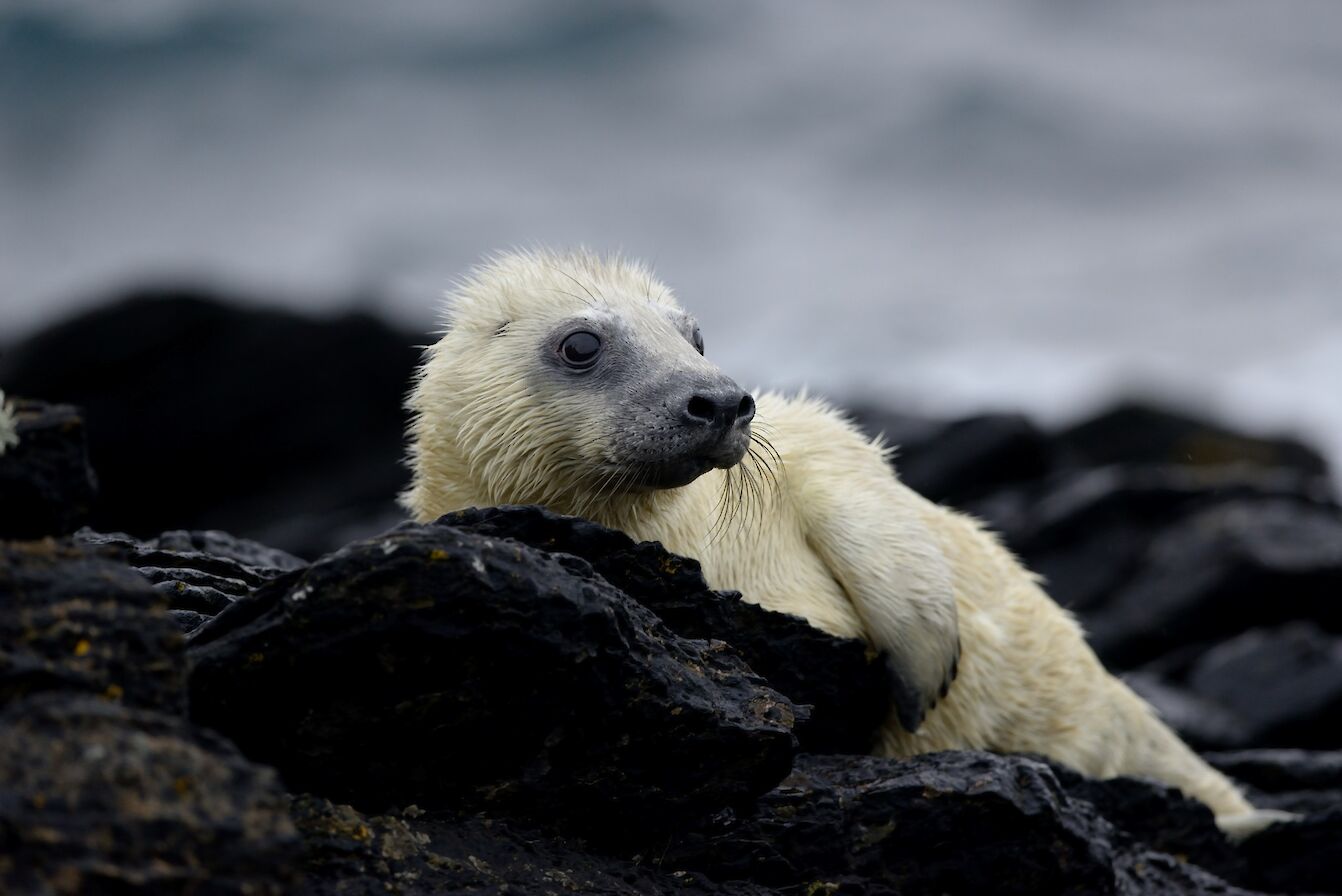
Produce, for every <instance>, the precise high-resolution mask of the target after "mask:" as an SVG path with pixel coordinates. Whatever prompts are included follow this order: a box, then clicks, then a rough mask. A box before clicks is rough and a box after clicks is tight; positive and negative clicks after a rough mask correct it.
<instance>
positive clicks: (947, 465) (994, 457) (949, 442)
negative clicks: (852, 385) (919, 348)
mask: <svg viewBox="0 0 1342 896" xmlns="http://www.w3.org/2000/svg"><path fill="white" fill-rule="evenodd" d="M851 416H852V418H853V420H854V422H856V423H857V424H858V426H860V427H861V428H862V429H863V430H864V431H865V432H866V433H867V434H868V435H871V436H877V435H880V436H883V437H884V438H885V440H886V441H887V442H888V443H889V444H891V445H894V446H895V447H896V448H897V453H896V455H895V466H896V467H897V468H898V470H899V478H900V479H901V480H902V481H903V482H904V484H905V485H907V486H909V488H912V489H913V490H914V491H916V492H918V493H919V494H921V495H923V496H925V497H927V498H930V499H931V500H933V501H938V502H945V503H949V504H962V503H964V502H966V501H970V500H972V499H974V498H976V497H978V496H980V495H983V494H985V493H987V492H990V491H993V490H994V489H997V488H1001V487H1002V486H1004V485H1007V484H1010V483H1014V482H1020V481H1029V480H1033V479H1036V478H1038V477H1040V476H1043V475H1044V474H1045V473H1046V472H1048V469H1049V465H1050V462H1051V448H1050V445H1049V442H1048V439H1047V438H1046V437H1045V435H1044V433H1043V432H1042V431H1041V430H1040V429H1039V428H1038V427H1037V426H1035V425H1034V424H1033V423H1032V422H1030V420H1029V419H1027V418H1026V417H1024V416H1022V415H1020V414H979V415H976V416H972V417H965V418H962V419H959V420H950V421H933V420H929V419H928V418H925V417H915V416H911V415H908V414H897V413H892V412H890V411H886V410H882V409H879V408H876V407H873V406H870V405H868V406H858V407H857V408H856V409H854V410H852V411H851Z"/></svg>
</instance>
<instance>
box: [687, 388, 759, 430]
mask: <svg viewBox="0 0 1342 896" xmlns="http://www.w3.org/2000/svg"><path fill="white" fill-rule="evenodd" d="M754 417H755V399H753V398H751V397H750V393H749V392H746V391H745V390H743V389H742V388H741V387H740V386H738V385H736V384H735V383H731V382H730V381H729V382H728V384H726V385H724V386H721V387H718V388H714V389H699V390H696V391H695V393H694V394H693V395H692V396H690V400H689V402H688V403H687V404H686V405H685V420H686V422H688V423H695V424H698V425H701V426H714V427H718V428H721V429H724V430H726V429H730V428H731V427H732V426H736V425H744V424H746V423H749V422H750V421H751V420H752V419H754Z"/></svg>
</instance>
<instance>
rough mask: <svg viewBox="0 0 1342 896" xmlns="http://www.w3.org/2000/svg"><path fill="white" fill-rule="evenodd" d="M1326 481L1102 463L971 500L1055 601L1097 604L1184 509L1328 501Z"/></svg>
mask: <svg viewBox="0 0 1342 896" xmlns="http://www.w3.org/2000/svg"><path fill="white" fill-rule="evenodd" d="M1332 498H1333V494H1332V491H1331V489H1329V488H1328V487H1327V485H1326V483H1321V482H1319V481H1318V480H1314V479H1307V478H1304V477H1302V476H1301V475H1300V474H1299V473H1296V472H1293V471H1283V470H1262V469H1258V468H1254V467H1247V466H1239V467H1218V468H1189V467H1177V466H1164V467H1120V466H1115V467H1103V468H1099V469H1091V470H1080V471H1071V472H1063V473H1058V474H1056V475H1054V476H1051V477H1049V478H1048V479H1047V480H1044V481H1043V482H1041V483H1039V484H1036V485H1035V486H1033V487H1030V488H1027V489H1017V490H1011V491H1007V492H1001V493H998V494H997V495H995V496H993V497H992V498H990V499H986V500H983V501H979V502H976V503H974V504H971V505H970V506H969V507H967V508H966V509H968V510H970V511H972V512H973V513H974V514H975V515H976V516H978V517H980V518H981V519H984V520H985V521H987V522H988V523H989V524H990V525H992V526H993V527H994V528H995V529H996V530H997V531H999V532H1001V533H1002V535H1003V538H1004V540H1005V541H1006V543H1007V546H1008V547H1010V548H1011V549H1012V550H1013V551H1015V552H1016V553H1017V554H1018V555H1020V557H1021V558H1022V559H1023V560H1024V561H1025V563H1026V564H1027V565H1028V566H1029V567H1030V568H1031V569H1033V570H1034V571H1035V572H1037V573H1039V574H1040V575H1042V576H1043V577H1044V578H1045V580H1047V582H1048V586H1049V593H1050V594H1051V595H1052V596H1053V598H1054V599H1055V600H1057V601H1058V603H1060V604H1062V605H1063V606H1065V607H1068V608H1069V609H1072V610H1074V611H1077V612H1079V613H1081V614H1082V615H1083V616H1084V615H1085V614H1087V613H1089V612H1094V611H1095V610H1097V609H1099V608H1102V607H1103V606H1104V605H1105V604H1106V603H1107V602H1108V601H1109V600H1110V599H1111V598H1112V597H1113V595H1114V594H1115V593H1116V592H1117V591H1119V590H1120V589H1121V587H1122V586H1124V585H1125V584H1126V583H1127V582H1128V581H1129V580H1130V579H1131V578H1132V577H1133V576H1134V575H1136V574H1137V573H1138V572H1139V571H1141V569H1142V568H1143V567H1144V565H1145V564H1146V562H1147V554H1148V552H1149V551H1150V550H1151V547H1152V545H1153V544H1155V543H1157V542H1159V541H1161V540H1163V539H1164V538H1165V537H1166V533H1168V532H1170V531H1174V530H1175V529H1176V528H1177V527H1178V526H1180V525H1181V524H1182V523H1183V521H1184V520H1185V518H1187V517H1189V516H1191V515H1194V514H1196V513H1198V512H1200V511H1202V510H1205V509H1207V508H1210V507H1215V506H1218V505H1221V504H1225V503H1227V502H1232V501H1245V502H1253V501H1260V500H1270V499H1282V501H1283V502H1284V503H1289V504H1297V503H1298V504H1299V505H1301V506H1302V507H1304V508H1305V510H1306V512H1308V510H1310V509H1311V508H1320V509H1324V510H1325V512H1326V511H1327V509H1328V508H1329V507H1331V506H1333V503H1334V502H1333V501H1332Z"/></svg>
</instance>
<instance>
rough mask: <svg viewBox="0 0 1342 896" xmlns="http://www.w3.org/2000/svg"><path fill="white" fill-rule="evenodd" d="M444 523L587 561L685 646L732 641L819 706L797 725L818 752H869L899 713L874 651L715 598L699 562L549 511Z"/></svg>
mask: <svg viewBox="0 0 1342 896" xmlns="http://www.w3.org/2000/svg"><path fill="white" fill-rule="evenodd" d="M439 522H441V523H444V524H447V525H451V526H454V527H457V528H460V529H463V530H466V531H469V532H476V533H478V534H481V535H489V536H493V537H496V538H511V539H514V540H516V541H519V542H522V543H523V544H528V545H530V546H531V547H533V548H536V549H538V550H542V551H547V552H560V553H565V554H573V555H575V556H578V557H581V558H582V559H584V560H586V561H587V562H588V563H590V564H591V565H592V568H593V569H595V570H596V572H597V573H599V574H600V575H601V576H602V577H603V578H604V579H605V580H606V581H608V582H610V583H611V584H612V585H614V586H615V587H616V588H619V589H620V590H621V591H623V592H624V593H625V594H628V595H629V596H630V597H632V598H633V599H634V600H636V601H638V602H639V603H641V604H642V605H643V606H645V607H647V608H648V609H650V610H652V611H653V612H654V613H656V614H657V615H658V616H659V617H660V618H661V620H662V621H663V622H664V623H666V625H667V627H668V628H670V629H671V630H672V631H673V632H675V633H676V634H678V635H680V636H682V637H685V638H698V639H702V640H718V641H726V642H727V643H728V644H729V645H731V647H732V648H733V649H734V650H735V651H736V652H737V653H738V654H740V656H741V657H742V658H743V659H744V660H745V661H746V663H747V665H749V666H750V668H751V669H753V670H755V671H756V672H758V673H759V674H760V675H762V676H764V678H765V679H766V680H768V682H769V686H770V687H772V688H774V689H776V690H778V691H780V692H782V693H784V694H786V695H787V696H788V698H789V699H791V700H792V702H794V703H799V704H805V705H808V706H810V707H811V715H810V718H809V719H805V718H803V719H800V720H799V721H798V723H797V727H796V735H797V739H798V741H799V742H800V744H801V748H802V749H803V750H805V751H807V752H812V753H865V752H868V751H869V750H870V749H871V747H872V745H873V743H874V740H875V736H876V733H877V731H878V730H879V729H880V727H881V725H882V724H883V723H884V722H885V721H886V720H887V719H888V718H889V716H890V708H891V706H892V705H893V699H894V696H893V693H892V684H891V681H890V676H889V674H888V672H887V671H886V668H885V663H884V662H883V660H882V658H881V657H880V656H879V655H878V654H877V653H876V652H875V651H873V650H872V649H871V648H870V647H868V646H867V645H866V644H865V643H863V642H861V641H857V640H853V639H841V638H833V637H830V636H829V635H826V634H825V633H824V632H821V631H819V630H818V629H815V628H812V627H811V626H810V625H809V624H808V623H807V622H806V621H805V620H804V619H801V618H800V617H797V616H789V615H786V614H783V613H775V612H773V611H770V610H766V609H764V608H763V607H760V606H758V605H756V604H752V603H749V602H747V601H744V600H742V599H741V597H740V595H738V594H737V593H736V592H719V591H712V590H710V589H709V588H708V586H707V585H706V584H705V583H704V578H703V574H702V572H701V570H700V566H699V563H698V561H696V560H691V559H688V558H684V557H679V556H677V555H675V554H671V553H668V552H667V551H666V550H664V549H663V548H662V546H661V545H659V544H657V543H655V542H643V543H637V542H635V541H634V540H633V539H631V538H629V536H627V535H625V534H624V533H622V532H616V531H614V530H612V529H607V528H605V527H603V526H599V525H597V524H596V523H591V522H588V521H586V520H582V519H578V518H576V517H566V516H559V515H557V514H553V513H551V512H549V511H548V510H545V509H544V508H540V507H491V508H484V509H479V508H472V509H470V510H464V511H460V512H457V513H451V514H448V515H447V516H445V517H443V518H442V519H441V520H440V521H439Z"/></svg>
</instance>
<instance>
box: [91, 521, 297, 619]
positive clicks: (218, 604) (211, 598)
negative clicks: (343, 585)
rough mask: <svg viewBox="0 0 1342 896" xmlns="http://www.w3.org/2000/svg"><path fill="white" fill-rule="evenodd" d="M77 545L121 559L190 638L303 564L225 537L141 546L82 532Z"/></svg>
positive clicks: (182, 535)
mask: <svg viewBox="0 0 1342 896" xmlns="http://www.w3.org/2000/svg"><path fill="white" fill-rule="evenodd" d="M73 540H74V541H75V543H77V544H86V545H91V546H96V547H98V548H99V549H101V550H104V551H107V552H111V553H115V554H116V555H118V556H120V557H122V558H124V560H125V562H126V563H128V564H129V565H131V566H133V567H134V568H135V569H136V571H137V572H139V573H140V574H141V575H142V576H144V577H145V578H146V579H148V580H149V582H151V583H152V584H153V587H154V590H156V591H158V592H160V593H161V594H163V596H164V598H165V599H166V600H167V605H168V607H169V609H170V610H171V611H172V612H171V616H172V619H173V620H174V621H175V622H176V623H177V625H178V627H179V628H180V629H181V630H182V631H183V632H191V631H194V630H195V629H196V628H198V627H199V626H200V625H201V624H202V623H204V622H205V621H206V620H207V619H210V618H212V617H214V616H216V615H218V614H219V613H220V612H221V611H222V610H223V609H224V608H225V607H227V606H228V605H229V604H231V603H232V602H233V601H235V600H237V599H238V598H240V597H245V596H246V595H248V594H250V593H251V592H252V590H253V589H255V588H257V587H258V586H260V585H262V584H263V583H265V582H269V581H270V580H271V579H274V578H277V577H279V576H281V575H283V574H284V573H286V572H292V571H293V570H296V569H301V568H302V567H304V566H306V565H307V564H306V563H305V562H304V561H302V560H300V559H298V558H297V557H295V556H293V555H292V554H289V553H286V552H284V551H281V550H277V549H275V548H269V547H266V546H265V545H263V544H259V543H258V542H255V541H250V540H248V539H245V538H237V537H235V536H232V535H229V534H228V533H226V532H217V531H205V532H186V531H174V532H164V533H163V534H162V535H160V536H158V537H157V538H151V539H147V540H144V541H141V540H139V539H135V538H132V537H131V536H129V535H125V534H123V533H120V532H115V533H101V532H94V531H93V530H92V529H89V528H84V529H81V530H79V531H78V532H76V533H75V535H74V539H73Z"/></svg>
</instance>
